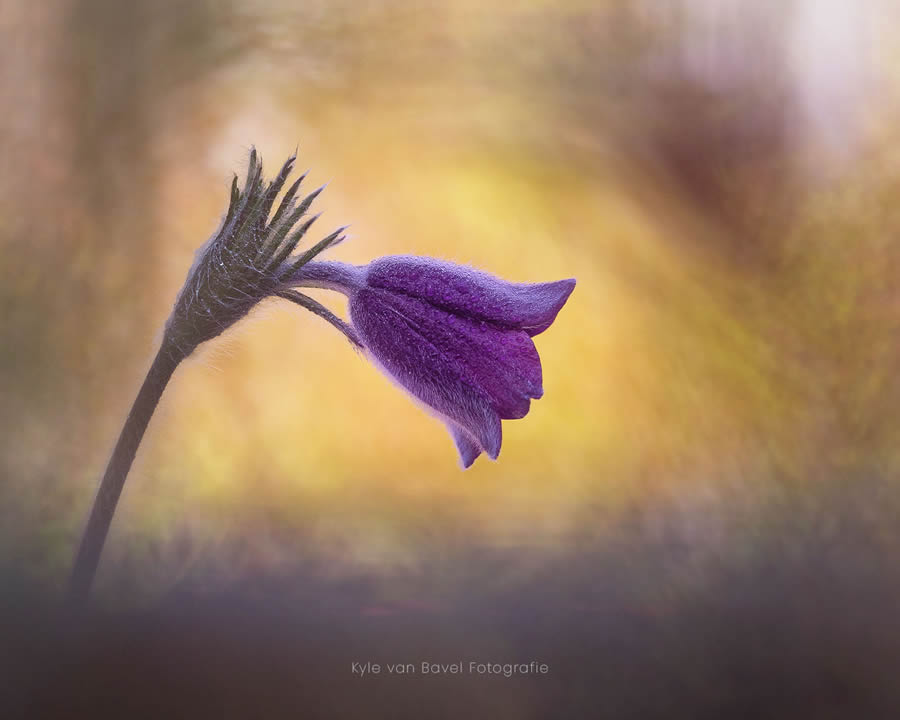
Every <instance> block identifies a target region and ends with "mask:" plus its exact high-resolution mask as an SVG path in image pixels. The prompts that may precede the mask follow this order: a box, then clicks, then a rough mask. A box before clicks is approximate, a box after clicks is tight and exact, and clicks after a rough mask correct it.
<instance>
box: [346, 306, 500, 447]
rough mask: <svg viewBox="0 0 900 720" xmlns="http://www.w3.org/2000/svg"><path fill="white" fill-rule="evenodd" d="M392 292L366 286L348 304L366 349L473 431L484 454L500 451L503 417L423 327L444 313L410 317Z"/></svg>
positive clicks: (426, 309) (405, 383)
mask: <svg viewBox="0 0 900 720" xmlns="http://www.w3.org/2000/svg"><path fill="white" fill-rule="evenodd" d="M393 299H394V296H392V295H391V294H390V293H387V292H385V291H383V290H374V289H370V288H362V289H360V290H359V291H358V292H356V293H355V294H354V296H353V297H352V299H351V301H350V317H351V319H352V320H353V324H354V326H355V327H356V329H357V330H358V331H359V334H360V335H361V336H362V340H363V343H364V344H365V346H366V349H367V350H368V351H369V353H370V354H371V355H372V356H373V358H374V359H375V360H376V361H377V362H378V363H379V364H380V365H381V366H382V368H383V369H384V370H385V371H386V372H387V373H388V374H389V375H390V376H391V377H393V378H395V379H396V380H397V381H398V382H399V383H400V384H401V385H402V386H403V387H404V388H405V389H406V390H408V391H409V392H410V393H411V394H412V395H413V397H415V398H417V399H418V400H420V401H421V402H423V403H425V404H426V405H427V406H429V407H430V408H432V409H433V410H434V411H436V412H437V413H438V414H439V415H441V416H442V417H444V418H445V419H449V420H451V421H453V422H455V423H456V424H458V425H459V426H461V427H462V428H463V429H465V430H466V431H467V432H469V433H470V434H471V435H472V436H473V437H474V438H475V440H477V442H478V443H479V445H480V446H481V447H482V448H483V449H484V451H485V452H486V453H487V454H488V455H489V456H490V457H491V458H494V459H496V457H497V455H498V454H499V453H500V444H501V441H502V431H501V428H500V416H499V415H498V414H497V411H496V410H495V409H494V408H493V407H492V405H491V402H490V400H489V398H488V397H487V396H486V395H485V393H484V392H483V391H482V390H481V389H480V388H479V387H478V386H476V385H473V384H472V383H471V382H470V381H469V380H468V378H467V377H465V376H464V367H463V366H461V365H460V363H459V361H458V360H457V359H456V358H454V357H452V356H448V355H447V354H446V353H445V352H444V351H443V350H442V349H441V348H439V347H437V346H436V345H435V344H434V343H433V342H432V338H431V337H429V336H428V334H427V333H426V332H423V330H422V329H421V325H422V318H423V315H427V314H428V313H429V312H430V313H440V314H442V315H445V314H446V313H443V312H442V311H440V310H437V309H436V308H431V307H430V306H428V305H427V304H426V303H421V302H420V303H419V304H420V308H418V310H417V312H415V314H414V316H411V315H412V313H410V312H408V309H407V312H403V311H401V310H400V309H398V308H397V307H395V306H394V304H393V303H392V302H391V301H392V300H393Z"/></svg>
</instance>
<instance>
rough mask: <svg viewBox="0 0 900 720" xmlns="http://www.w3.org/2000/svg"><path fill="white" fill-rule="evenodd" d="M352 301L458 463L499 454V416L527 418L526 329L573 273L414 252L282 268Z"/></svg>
mask: <svg viewBox="0 0 900 720" xmlns="http://www.w3.org/2000/svg"><path fill="white" fill-rule="evenodd" d="M283 277H284V282H285V283H286V284H287V285H288V286H291V287H297V286H300V287H323V288H328V289H331V290H338V291H340V292H343V293H344V294H345V295H347V297H348V298H349V300H350V319H351V322H352V328H348V330H352V331H355V332H353V334H352V335H351V334H348V337H350V338H351V340H353V341H354V342H356V343H357V344H361V345H362V346H363V347H364V348H365V350H366V351H367V354H368V355H369V357H370V358H371V359H372V360H373V361H374V362H375V363H376V364H377V365H378V366H379V367H380V368H381V369H382V370H383V371H384V372H385V373H386V374H387V375H388V376H389V377H391V378H393V379H394V380H396V381H397V382H398V383H399V384H400V385H401V386H402V387H403V388H404V389H406V390H407V391H408V392H409V393H410V394H411V395H412V396H413V397H414V398H416V399H417V400H419V401H420V402H422V403H424V404H425V405H426V406H427V407H428V408H429V409H431V410H432V411H433V412H434V413H436V414H437V415H438V416H439V417H440V418H441V419H442V420H443V421H444V422H445V423H446V424H447V427H448V428H449V430H450V432H451V434H452V435H453V439H454V440H455V441H456V446H457V448H458V449H459V454H460V458H461V460H462V464H463V467H469V466H470V465H471V464H472V463H473V462H474V461H475V458H477V457H478V456H479V455H480V454H481V453H482V452H485V453H487V455H488V456H490V457H491V458H493V459H496V458H497V456H498V454H499V453H500V443H501V438H502V435H501V428H500V421H501V419H503V420H512V419H516V418H522V417H524V416H525V415H526V414H527V413H528V410H529V406H530V404H531V400H532V399H537V398H540V397H541V395H542V394H543V392H544V391H543V387H542V379H541V360H540V357H538V353H537V350H536V349H535V347H534V342H533V341H532V339H531V338H532V337H533V336H534V335H537V334H538V333H541V332H543V331H544V330H546V329H547V328H548V327H550V325H551V324H552V323H553V321H554V319H555V318H556V314H557V313H558V312H559V310H560V308H562V306H563V305H565V303H566V300H567V299H568V298H569V295H570V294H571V293H572V290H573V289H574V288H575V280H571V279H570V280H559V281H557V282H550V283H535V284H526V283H511V282H506V281H505V280H501V279H499V278H496V277H494V276H492V275H488V274H487V273H484V272H480V271H478V270H474V269H472V268H469V267H464V266H461V265H454V264H451V263H448V262H442V261H439V260H433V259H431V258H423V257H415V256H411V255H397V256H388V257H383V258H379V259H378V260H375V261H374V262H372V263H370V264H369V265H366V266H353V265H345V264H343V263H337V262H309V263H306V264H304V265H303V266H302V267H300V268H297V269H296V270H295V271H294V272H293V273H292V274H290V275H288V276H283Z"/></svg>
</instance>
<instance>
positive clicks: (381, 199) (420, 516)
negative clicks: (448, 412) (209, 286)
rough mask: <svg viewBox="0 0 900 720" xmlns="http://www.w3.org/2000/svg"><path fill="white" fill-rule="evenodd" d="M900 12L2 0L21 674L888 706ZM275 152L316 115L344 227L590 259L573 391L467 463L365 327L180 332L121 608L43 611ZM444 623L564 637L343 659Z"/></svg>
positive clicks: (555, 711)
mask: <svg viewBox="0 0 900 720" xmlns="http://www.w3.org/2000/svg"><path fill="white" fill-rule="evenodd" d="M898 16H900V11H898V9H897V8H896V5H895V4H894V3H893V2H891V1H890V0H868V1H867V2H865V3H856V2H854V1H853V0H787V1H785V0H779V1H778V2H775V0H761V1H754V2H751V1H750V0H743V1H742V0H633V1H632V2H627V1H625V0H592V1H591V2H580V1H579V0H557V1H556V2H547V1H542V0H534V1H531V2H525V1H524V0H523V1H521V2H509V3H502V4H497V5H496V6H493V5H491V4H485V3H481V2H474V1H472V0H454V1H452V2H451V1H450V0H428V1H426V2H419V3H407V2H402V0H382V1H371V2H365V1H362V0H336V1H334V2H324V1H323V0H312V1H311V2H305V3H295V2H291V1H290V0H259V2H240V1H239V0H230V1H229V0H221V1H213V0H205V1H198V2H190V3H186V2H177V1H176V0H162V1H160V0H132V1H131V2H125V3H123V2H116V1H114V0H48V1H47V2H41V3H35V2H32V3H24V2H16V1H15V0H12V2H7V3H4V4H3V6H2V7H0V39H2V42H0V107H2V113H0V155H2V158H3V161H2V162H3V169H4V172H2V173H0V603H2V605H0V612H2V614H3V617H2V619H0V636H3V637H4V641H3V642H2V643H0V644H2V645H3V649H4V651H5V652H2V653H0V666H2V665H5V666H6V670H5V671H4V672H3V673H2V678H0V700H8V701H9V706H10V707H11V708H12V707H16V708H23V707H26V703H28V704H27V708H28V713H29V714H31V715H34V716H38V715H44V714H46V715H52V714H58V715H59V716H65V717H74V716H77V714H75V713H76V710H79V711H82V712H84V713H85V716H88V714H89V713H90V714H93V715H94V716H99V715H100V714H102V713H103V712H104V711H109V712H112V711H113V710H115V711H116V712H117V713H118V712H119V711H121V709H122V708H123V707H133V708H138V709H141V708H143V709H146V708H148V707H157V708H161V709H159V712H160V713H165V714H167V715H173V714H174V715H173V716H177V715H178V714H179V712H181V711H185V712H186V711H187V710H188V709H190V711H191V712H192V713H193V714H192V715H191V716H192V717H202V716H205V714H206V713H207V712H209V714H211V715H212V714H214V716H215V717H226V716H227V717H231V716H235V717H246V716H264V717H280V716H287V717H298V716H300V715H302V714H304V713H305V714H308V715H311V716H322V717H359V716H361V715H362V714H365V715H366V716H368V717H373V716H375V717H382V716H384V717H400V716H407V714H408V715H409V716H411V717H422V713H425V714H426V715H427V716H429V717H461V716H468V715H471V716H485V717H487V716H490V717H510V718H541V717H553V716H557V717H563V716H566V715H565V713H566V712H569V713H570V714H572V716H581V717H591V716H596V717H601V716H602V717H629V718H630V717H676V716H677V717H682V716H684V717H695V718H696V717H707V716H709V717H744V716H747V717H761V716H763V717H776V716H778V717H781V716H784V717H797V716H800V717H803V716H810V717H818V718H827V717H854V718H858V717H881V716H886V717H891V716H896V713H892V712H891V709H892V708H893V709H895V710H896V709H897V708H898V707H900V690H898V688H897V687H895V685H896V682H895V680H896V669H897V667H898V666H900V665H898V664H900V623H897V617H896V607H897V601H898V597H900V565H898V563H897V553H898V551H900V524H898V522H897V521H898V519H900V475H898V472H900V449H898V440H900V422H898V420H897V416H896V408H897V404H898V403H897V401H898V400H900V373H898V371H900V334H898V330H900V292H898V284H897V283H898V281H897V278H900V244H898V242H897V240H898V231H900V202H898V197H900V195H898V192H900V144H898V140H900V124H898V120H900V52H898V48H900V45H898V44H897V40H898V37H897V27H898V26H897V20H898V19H900V17H898ZM251 145H255V146H256V147H257V148H258V149H259V150H260V152H261V154H262V156H263V159H264V161H265V162H266V168H267V171H268V172H267V174H268V175H269V176H271V175H272V174H273V173H274V172H275V171H276V170H277V168H278V167H279V166H280V164H281V162H282V161H283V160H284V159H285V157H286V156H287V155H288V154H290V153H291V152H292V151H293V150H294V148H295V147H298V146H299V159H298V166H299V167H300V168H301V169H304V168H306V167H308V168H310V178H309V181H308V183H309V184H308V187H309V188H312V187H315V186H317V185H318V184H321V183H322V182H325V181H328V182H329V186H328V189H327V190H326V192H325V193H324V194H323V195H322V196H321V197H320V199H319V201H318V203H317V204H318V207H319V209H320V210H325V211H326V212H325V215H324V217H323V219H322V220H320V221H319V223H317V227H318V228H319V232H320V233H321V234H323V235H324V234H325V232H327V231H329V230H330V229H331V228H332V227H336V226H338V225H343V224H346V223H351V224H352V227H351V233H352V239H351V241H349V242H347V243H345V244H343V245H341V246H340V247H339V248H336V249H335V250H334V251H332V252H331V257H333V258H335V259H340V260H343V261H346V262H352V263H365V262H368V261H369V260H371V259H373V258H376V257H378V256H381V255H386V254H393V253H414V254H421V255H430V256H436V257H441V258H445V259H448V260H453V261H456V262H462V263H470V264H473V265H475V266H477V267H481V268H484V269H486V270H489V271H491V272H493V273H496V274H498V275H501V276H503V277H505V278H507V279H509V280H513V281H549V280H557V279H561V278H564V277H572V276H574V277H576V278H577V279H578V287H577V288H576V290H575V292H574V294H573V295H572V297H571V299H570V300H569V303H568V304H567V306H566V307H565V308H564V309H563V311H562V312H561V313H560V315H559V318H558V319H557V321H556V323H555V324H554V325H553V326H552V327H551V328H550V330H548V331H547V332H546V333H545V334H543V335H541V336H539V337H538V338H537V339H536V340H537V342H536V344H537V347H538V350H539V352H540V354H541V358H542V361H543V368H544V388H545V396H544V398H543V399H542V400H540V401H539V402H536V403H534V404H533V405H532V410H531V412H530V414H529V415H528V416H527V417H526V418H525V419H523V420H519V421H514V422H506V423H504V443H503V451H502V454H501V456H500V459H499V461H498V462H496V463H492V462H490V461H488V460H485V459H480V460H479V461H478V462H477V463H476V464H475V466H474V467H473V468H472V469H471V470H468V471H466V472H462V471H461V470H460V469H459V467H458V462H457V458H456V451H455V449H454V447H453V444H452V441H451V440H450V438H449V435H448V434H447V432H446V431H445V429H444V427H443V426H442V425H441V424H440V423H439V422H437V421H436V420H433V419H431V418H430V417H428V416H427V415H425V414H424V413H423V412H422V411H421V410H420V409H419V408H418V407H416V406H415V405H414V403H413V402H411V401H410V400H409V399H408V397H407V396H405V395H404V394H403V393H401V392H399V391H398V390H397V389H396V388H395V387H394V386H393V385H392V384H391V383H390V382H389V381H388V380H386V379H385V378H384V377H382V376H381V375H380V374H379V373H378V372H377V371H376V370H375V369H374V368H373V367H372V366H371V365H370V364H369V363H367V362H366V361H365V360H364V359H363V358H362V357H361V356H359V355H357V354H355V353H354V352H353V351H352V350H351V348H350V347H349V345H348V344H347V342H346V341H345V340H344V338H342V337H341V336H340V334H339V333H336V332H334V330H333V329H332V328H330V327H329V326H327V325H326V324H325V323H323V322H322V321H321V320H319V319H318V318H316V317H314V316H313V315H311V314H309V313H305V312H303V311H301V310H299V309H298V308H296V307H294V306H291V305H289V304H288V303H285V302H281V301H267V302H266V303H265V304H264V306H263V307H260V308H259V309H258V310H257V311H255V312H254V314H253V315H252V317H250V318H249V319H246V320H244V321H243V322H241V323H240V324H239V325H238V326H236V327H235V328H233V329H231V330H229V331H228V332H227V333H226V334H225V335H224V336H223V337H221V338H219V339H218V340H216V341H215V342H213V343H211V344H210V346H209V347H201V348H200V350H199V351H198V352H197V353H195V355H194V356H193V357H192V358H191V359H190V360H189V361H188V362H186V363H185V364H183V365H182V367H181V368H180V369H179V370H178V372H177V374H176V376H175V378H174V380H173V383H172V384H171V385H170V386H169V388H168V390H167V391H166V394H165V396H164V398H163V402H162V404H161V406H160V408H159V410H158V411H157V414H156V416H155V417H154V419H153V422H152V423H151V426H150V428H149V431H148V434H147V436H146V437H145V440H144V444H143V446H142V448H141V451H140V453H139V455H138V458H137V461H136V463H135V465H134V467H133V469H132V471H131V474H130V476H129V479H128V483H127V485H126V488H125V492H124V494H123V496H122V500H121V502H120V505H119V508H118V511H117V514H116V518H115V521H114V524H113V528H112V532H111V534H110V536H109V538H108V541H107V545H106V548H105V551H104V556H103V561H102V564H101V568H100V573H99V575H98V578H97V584H96V587H95V594H94V603H95V606H94V609H93V610H92V613H91V615H90V617H89V618H87V619H82V621H80V622H79V623H78V624H77V627H74V628H73V627H65V628H63V629H62V630H59V628H56V626H55V624H54V621H53V618H54V617H56V612H57V609H58V608H57V604H58V602H59V600H60V597H61V590H62V588H63V586H64V583H65V580H66V577H67V573H68V570H69V566H70V562H71V559H72V555H73V552H74V549H75V547H76V543H77V540H78V537H79V533H80V531H81V528H82V524H83V522H84V518H85V516H86V513H87V511H88V508H89V506H90V502H91V501H92V499H93V494H94V490H95V488H96V484H97V482H98V480H99V477H100V475H101V474H102V471H103V468H104V466H105V464H106V461H107V459H108V456H109V453H110V451H111V449H112V446H113V443H114V441H115V438H116V436H117V434H118V431H119V428H120V426H121V423H122V421H123V419H124V417H125V415H126V413H127V411H128V408H129V407H130V404H131V402H132V400H133V398H134V395H135V393H136V392H137V389H138V387H139V385H140V382H141V380H142V378H143V374H144V373H145V372H146V369H147V367H148V366H149V363H150V360H151V358H152V356H153V354H154V352H155V350H156V347H157V344H158V342H159V340H160V338H161V329H162V325H163V323H164V321H165V319H166V317H167V316H168V313H169V311H170V308H171V304H172V302H173V301H174V298H175V295H176V293H177V291H178V289H179V288H180V287H181V284H182V282H183V280H184V277H185V274H186V272H187V269H188V267H189V266H190V263H191V262H192V258H193V253H194V251H195V250H196V248H197V247H198V246H199V245H200V244H201V243H202V242H203V241H205V240H206V238H207V237H208V236H209V235H210V234H211V233H212V232H213V231H214V230H215V229H216V227H217V225H218V222H219V220H220V218H221V215H222V213H223V212H224V210H225V208H226V204H227V197H228V189H229V185H230V182H231V177H232V172H233V171H237V172H238V173H240V172H241V171H242V170H244V169H245V168H246V162H247V154H248V151H249V148H250V146H251ZM317 297H318V298H319V299H320V300H322V301H323V302H326V303H327V304H328V305H329V306H330V307H332V308H333V309H334V310H335V311H336V312H338V313H340V314H345V312H346V307H345V304H344V301H343V298H342V297H339V296H333V295H329V294H328V293H319V294H318V295H317ZM54 628H56V629H54ZM60 636H62V639H61V637H60ZM448 659H452V660H456V659H463V660H464V661H465V660H468V659H489V660H495V661H501V662H520V661H521V662H528V661H530V660H532V659H536V660H538V661H541V662H547V663H548V664H549V665H550V674H549V675H548V676H546V677H538V678H513V679H504V678H500V679H497V678H489V679H486V678H478V677H465V676H463V677H442V678H433V679H427V678H421V677H417V678H388V677H383V676H382V677H381V678H373V679H368V680H365V681H363V680H360V679H358V678H354V677H352V676H351V673H350V663H351V661H357V660H361V661H363V662H365V661H367V660H371V661H372V662H382V663H384V662H414V663H419V662H421V661H423V660H432V661H439V660H443V661H445V662H446V661H447V660H448ZM579 713H580V715H579ZM594 713H597V714H596V715H595V714H594ZM742 713H745V714H742ZM157 716H158V715H157Z"/></svg>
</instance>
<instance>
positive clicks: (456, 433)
mask: <svg viewBox="0 0 900 720" xmlns="http://www.w3.org/2000/svg"><path fill="white" fill-rule="evenodd" d="M447 429H449V430H450V434H451V435H453V440H454V442H455V443H456V449H457V450H458V451H459V464H460V465H461V466H462V469H463V470H467V469H468V468H470V467H472V463H474V462H475V460H476V458H478V456H479V455H481V448H480V447H479V446H478V443H476V442H475V441H474V440H473V439H472V438H471V437H469V435H468V433H466V432H465V431H464V430H463V429H462V428H459V427H457V426H456V425H451V424H449V423H448V424H447Z"/></svg>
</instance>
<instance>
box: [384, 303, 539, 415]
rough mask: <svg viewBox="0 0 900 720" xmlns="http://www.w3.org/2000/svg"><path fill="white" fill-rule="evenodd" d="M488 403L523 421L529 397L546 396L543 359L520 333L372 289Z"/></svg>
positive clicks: (523, 334)
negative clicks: (544, 394)
mask: <svg viewBox="0 0 900 720" xmlns="http://www.w3.org/2000/svg"><path fill="white" fill-rule="evenodd" d="M369 292H372V293H375V294H377V295H378V297H379V298H380V300H381V302H382V303H384V304H385V305H386V306H389V307H391V308H393V309H394V310H395V311H396V312H397V313H398V315H400V316H402V317H404V318H406V319H407V321H408V322H409V324H410V325H411V326H413V328H414V329H415V330H416V331H417V332H418V333H419V334H420V335H421V336H422V337H424V338H427V340H428V342H429V343H430V344H431V345H432V346H433V347H434V348H435V349H437V350H438V351H440V353H441V354H442V356H443V357H444V358H445V359H446V361H447V362H449V363H451V364H452V365H454V366H455V368H456V369H457V372H458V373H459V374H460V376H461V377H462V378H463V379H464V380H465V381H466V382H467V383H468V384H469V385H471V386H472V387H475V388H477V389H479V390H481V392H482V393H483V395H484V396H485V397H486V398H487V400H488V402H489V403H490V405H491V407H492V408H493V409H494V410H495V411H496V412H497V414H498V415H499V416H500V417H501V418H505V419H513V418H521V417H524V416H525V415H526V414H527V413H528V409H529V407H530V404H531V403H530V401H531V398H539V397H541V395H542V394H543V388H542V387H541V359H540V357H539V356H538V353H537V350H536V349H535V347H534V342H533V341H532V340H531V338H530V337H529V336H528V334H527V333H525V332H524V331H522V330H509V329H502V328H498V327H496V326H494V325H491V324H489V323H486V322H483V321H480V320H473V319H471V318H464V317H460V316H458V315H453V314H452V313H449V312H447V311H445V310H441V309H440V308H436V307H434V306H433V305H430V304H429V303H427V302H425V301H424V300H420V299H418V298H414V297H410V296H408V295H399V294H395V293H392V292H388V291H387V290H376V289H372V290H369Z"/></svg>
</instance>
